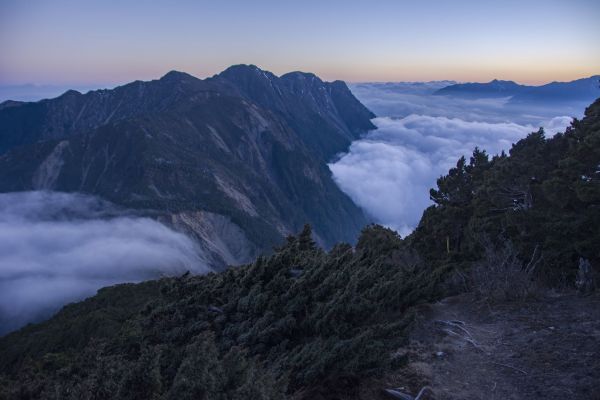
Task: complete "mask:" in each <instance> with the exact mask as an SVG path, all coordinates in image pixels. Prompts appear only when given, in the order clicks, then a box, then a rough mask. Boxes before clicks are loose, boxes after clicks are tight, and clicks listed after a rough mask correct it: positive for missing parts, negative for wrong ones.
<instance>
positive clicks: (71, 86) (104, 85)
mask: <svg viewBox="0 0 600 400" xmlns="http://www.w3.org/2000/svg"><path fill="white" fill-rule="evenodd" d="M238 65H244V66H249V67H251V66H253V67H256V68H258V69H259V70H261V71H265V72H270V73H272V74H273V75H275V76H277V77H281V76H283V75H285V74H287V73H291V72H302V73H310V74H314V75H315V76H317V77H319V79H322V80H323V81H326V82H333V81H335V80H341V81H344V82H345V83H346V84H349V85H356V84H368V83H370V84H395V83H440V82H452V84H465V83H480V84H485V83H491V82H494V81H502V82H514V83H516V84H518V85H522V86H532V87H536V86H544V85H547V84H550V83H568V82H574V81H578V80H583V79H589V78H594V77H598V78H600V73H598V74H592V75H589V76H583V77H579V78H575V79H571V80H549V81H544V82H543V83H539V82H538V83H529V82H526V81H518V80H513V79H503V78H493V79H491V80H484V81H481V80H479V81H477V80H456V79H430V80H344V79H332V80H329V79H324V78H321V76H320V75H319V74H317V73H313V72H308V71H302V70H293V71H289V72H286V73H282V74H276V73H273V72H271V71H269V70H268V69H263V68H261V67H258V66H256V65H255V64H232V65H231V66H230V67H233V66H238ZM230 67H227V68H225V69H224V70H222V71H220V72H218V73H215V74H212V75H207V76H205V77H202V78H200V77H197V76H196V75H194V74H193V73H189V72H186V71H183V70H177V69H171V70H168V71H167V72H165V73H164V74H162V75H161V76H158V77H154V78H149V79H148V78H141V79H131V80H127V81H125V82H123V81H119V82H97V83H96V82H81V83H73V82H71V83H35V82H25V83H8V82H7V83H2V82H0V97H2V96H1V95H2V93H1V92H2V90H3V89H4V90H7V89H12V90H18V89H27V88H32V89H42V90H43V89H48V90H50V89H55V90H59V89H60V90H65V91H68V90H76V91H79V90H85V91H86V92H84V93H87V92H89V91H94V90H103V89H107V90H111V89H115V88H117V87H120V86H124V85H127V84H130V83H132V82H136V81H142V82H150V81H153V80H159V79H161V78H162V77H164V76H165V75H167V74H168V73H170V72H173V71H176V72H182V73H185V74H188V75H191V76H192V77H194V78H196V79H200V80H204V79H208V78H211V77H213V76H216V75H219V74H220V73H222V72H223V71H225V70H227V69H228V68H230ZM78 89H79V90H78ZM59 95H60V94H59ZM2 101H4V100H0V102H2Z"/></svg>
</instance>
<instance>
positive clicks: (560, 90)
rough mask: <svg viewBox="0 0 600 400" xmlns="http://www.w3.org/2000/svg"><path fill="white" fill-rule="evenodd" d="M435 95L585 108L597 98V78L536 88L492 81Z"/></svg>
mask: <svg viewBox="0 0 600 400" xmlns="http://www.w3.org/2000/svg"><path fill="white" fill-rule="evenodd" d="M434 94H435V95H443V96H455V97H463V98H474V99H477V98H496V97H511V99H510V100H509V101H510V102H513V103H529V102H536V101H537V102H544V101H551V102H563V101H574V100H576V101H581V102H583V103H585V104H589V103H591V102H592V101H594V100H595V99H596V98H597V97H599V96H600V75H592V76H590V77H587V78H581V79H576V80H573V81H569V82H556V81H554V82H550V83H546V84H543V85H539V86H533V85H522V84H519V83H516V82H514V81H503V80H498V79H494V80H492V81H490V82H485V83H479V82H468V83H457V84H454V85H450V86H446V87H444V88H441V89H439V90H437V91H436V92H434Z"/></svg>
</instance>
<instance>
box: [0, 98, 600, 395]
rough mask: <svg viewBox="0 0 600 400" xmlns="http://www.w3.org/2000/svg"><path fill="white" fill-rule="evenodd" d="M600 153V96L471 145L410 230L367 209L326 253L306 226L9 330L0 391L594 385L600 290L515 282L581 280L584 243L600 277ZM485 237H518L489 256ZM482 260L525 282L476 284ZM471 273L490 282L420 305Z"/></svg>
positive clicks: (490, 277) (2, 345)
mask: <svg viewBox="0 0 600 400" xmlns="http://www.w3.org/2000/svg"><path fill="white" fill-rule="evenodd" d="M599 160H600V99H599V100H598V101H596V102H595V103H594V104H592V105H591V106H590V107H589V108H588V109H587V110H586V117H585V118H584V119H582V120H581V121H574V122H573V125H572V127H570V128H569V129H567V130H566V132H565V133H564V134H557V135H555V136H554V137H552V138H549V139H546V138H545V137H544V136H543V132H535V133H532V134H531V135H529V136H528V137H527V138H524V139H522V140H521V141H519V142H518V143H516V144H515V145H514V146H513V148H512V149H511V151H510V155H505V154H503V155H500V156H497V157H494V158H492V159H489V158H488V157H487V155H486V154H485V152H483V151H480V150H476V151H475V152H474V154H473V158H472V160H471V162H470V163H469V164H466V160H465V159H464V158H461V159H460V160H459V162H458V163H457V167H456V168H453V169H451V170H450V171H449V173H448V175H446V176H443V177H441V178H440V179H439V180H438V185H437V189H432V190H431V197H432V199H433V200H434V202H435V205H434V206H431V207H430V208H428V209H427V210H426V211H425V213H424V215H423V218H422V219H421V223H420V225H419V227H418V229H417V230H416V231H415V232H414V233H413V234H412V235H411V236H409V237H407V238H405V239H401V238H400V237H399V236H398V235H397V234H396V233H395V232H393V231H391V230H389V229H386V228H382V227H379V226H369V227H366V228H365V229H364V230H363V232H362V234H361V235H360V238H359V240H358V243H357V245H356V246H355V247H354V248H353V247H351V246H349V245H347V244H340V245H337V246H334V247H333V248H332V249H331V250H330V251H329V252H325V251H323V250H321V249H319V248H318V247H317V246H315V243H314V242H313V240H312V239H311V231H310V229H309V227H305V228H304V230H303V231H302V232H301V233H300V235H298V236H296V237H288V239H287V241H286V242H285V244H284V245H282V246H281V247H279V248H278V249H276V252H275V253H274V254H273V255H271V256H268V257H259V258H258V259H257V260H256V261H255V262H253V263H252V264H248V265H245V266H241V267H236V268H231V269H228V270H227V271H224V272H222V273H218V274H208V275H203V276H189V275H183V276H180V277H172V278H164V279H161V280H157V281H149V282H144V283H141V284H138V285H131V284H129V285H118V286H114V287H110V288H105V289H103V290H101V291H100V292H99V293H98V295H97V296H94V297H92V298H89V299H87V300H85V301H83V302H80V303H76V304H71V305H69V306H67V307H65V308H63V310H62V311H61V312H60V313H58V314H57V315H56V316H55V317H54V318H52V319H50V320H48V321H46V322H44V323H41V324H37V325H30V326H28V327H25V328H23V329H22V330H20V331H18V332H14V333H11V334H9V335H7V336H5V337H3V338H1V339H0V398H1V396H2V395H4V396H5V397H7V398H16V399H19V398H20V399H37V398H43V399H53V398H57V399H71V398H72V399H79V398H95V399H109V398H110V399H112V398H118V399H131V398H144V399H145V398H157V399H190V400H191V399H196V398H204V399H210V400H212V399H215V400H220V399H223V398H227V399H240V400H241V399H247V398H258V399H281V398H291V399H311V400H313V399H317V400H319V399H320V400H323V399H331V400H340V399H348V400H350V399H352V400H359V399H369V400H371V399H378V398H381V399H382V400H383V399H384V398H392V397H384V396H385V393H384V392H383V390H382V389H384V388H390V389H389V390H388V391H387V393H388V394H389V393H390V392H392V393H396V397H394V398H408V397H406V396H405V397H402V396H403V395H402V393H404V392H408V391H410V392H412V393H417V391H418V390H419V389H420V388H422V387H423V386H424V385H427V386H430V388H431V389H433V392H434V395H435V396H436V397H435V398H442V399H464V398H477V399H479V398H494V396H495V394H497V395H498V396H504V398H522V397H523V396H525V398H532V399H538V398H540V399H542V398H543V399H546V398H549V399H562V398H564V396H565V394H564V393H565V392H567V393H569V398H572V399H588V398H590V395H592V396H593V394H595V393H596V392H597V391H598V384H597V382H598V379H597V376H598V372H597V371H598V369H597V365H598V359H597V357H595V355H596V354H597V353H598V340H597V338H598V333H597V332H598V331H597V326H598V323H597V316H598V301H599V298H598V294H594V295H591V296H587V297H586V296H580V297H576V296H574V295H568V296H560V297H557V295H556V292H555V291H553V292H551V295H549V296H548V297H546V296H545V295H544V292H543V291H542V290H539V292H538V293H537V296H538V298H537V299H535V300H530V299H528V298H527V297H526V296H522V294H521V293H519V286H520V285H532V284H535V285H540V286H541V284H542V282H544V281H546V283H550V284H553V285H554V286H555V288H556V286H558V287H560V288H561V289H562V290H565V291H567V290H569V288H574V287H575V285H576V283H575V282H576V281H575V277H574V276H573V275H574V272H575V271H576V269H577V263H578V259H580V258H584V259H587V260H588V261H589V266H590V269H591V272H590V273H589V275H590V276H591V275H593V274H594V273H595V274H596V277H597V276H598V275H597V273H598V266H599V265H600V254H599V247H598V243H600V228H599V227H600V221H599V218H600V213H598V210H599V207H600V170H599V165H598V162H599ZM484 237H487V238H488V239H489V241H490V243H492V244H497V243H500V244H502V243H507V242H512V243H513V245H514V249H515V250H516V252H515V253H511V254H508V256H507V254H506V253H503V252H499V253H497V257H495V258H486V254H485V253H488V251H486V250H488V249H484V248H483V246H485V245H486V243H485V242H484V240H483V239H484ZM507 260H509V261H510V262H511V263H512V265H513V267H514V268H512V269H506V270H504V272H505V274H504V275H498V271H499V270H500V271H501V272H502V270H501V268H503V266H504V265H505V264H506V262H507ZM495 261H498V262H497V263H496V262H495ZM531 265H535V266H536V267H535V268H533V269H532V268H531ZM477 268H483V270H482V272H483V273H482V275H483V278H484V279H486V280H487V281H486V282H487V283H489V284H490V285H489V286H491V289H492V290H493V291H496V290H497V289H498V288H500V289H504V290H506V291H507V292H508V293H504V295H506V294H511V293H512V294H517V295H519V297H517V298H513V301H512V302H506V301H505V300H506V298H504V299H501V298H499V297H487V295H486V293H485V292H483V291H482V290H473V289H474V286H476V285H477V282H478V281H477V274H474V273H473V272H474V270H475V272H476V270H477ZM528 270H529V271H532V270H533V271H535V274H528V275H526V276H525V274H526V271H528ZM453 276H454V277H457V278H459V279H457V280H456V281H453V280H452V277H453ZM590 276H588V278H589V277H590ZM578 280H579V281H581V280H582V277H581V276H579V277H578ZM591 281H592V280H591V279H590V280H588V283H589V284H588V285H587V288H588V291H590V292H591V290H592V289H593V288H592V284H591V283H592V282H591ZM508 284H514V286H512V287H511V286H507V285H508ZM459 285H460V287H461V289H460V290H462V291H471V292H472V293H471V294H470V295H469V297H465V298H470V299H475V298H477V297H483V298H481V299H478V300H479V301H478V303H475V304H473V300H466V301H460V302H459V303H454V301H455V300H456V297H454V300H453V299H452V298H449V299H448V300H447V301H446V302H443V303H438V304H437V305H434V306H433V307H429V306H427V305H424V304H422V303H428V302H431V301H432V300H435V299H439V298H441V297H445V296H447V295H448V294H449V293H451V292H454V291H456V290H457V289H456V287H457V286H459ZM475 289H476V288H475ZM490 293H492V292H491V291H490ZM529 294H531V293H529ZM572 294H574V293H572ZM526 295H527V294H526ZM515 300H518V301H515ZM416 317H417V318H416ZM415 321H416V322H417V324H416V325H415V324H413V323H414V322H415ZM565 338H568V339H570V340H565ZM511 385H518V387H517V388H516V389H512V388H511ZM391 388H394V389H391ZM396 388H398V389H396ZM407 388H408V389H410V390H408V389H407ZM400 392H401V393H400ZM521 395H522V396H521ZM486 396H487V397H486ZM591 398H593V397H591Z"/></svg>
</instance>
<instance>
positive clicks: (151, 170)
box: [0, 65, 374, 268]
mask: <svg viewBox="0 0 600 400" xmlns="http://www.w3.org/2000/svg"><path fill="white" fill-rule="evenodd" d="M373 117H374V114H373V113H371V112H370V111H369V110H368V109H367V108H365V107H364V106H363V105H362V104H361V103H360V102H359V101H358V100H357V99H356V98H355V97H354V96H353V95H352V93H351V92H350V90H349V89H348V87H347V86H346V84H345V83H344V82H342V81H335V82H323V81H322V80H321V79H319V78H318V77H317V76H315V75H313V74H310V73H303V72H291V73H288V74H285V75H282V76H280V77H278V76H276V75H274V74H272V73H270V72H268V71H263V70H261V69H259V68H257V67H256V66H253V65H236V66H232V67H230V68H228V69H226V70H225V71H223V72H222V73H220V74H218V75H215V76H213V77H211V78H207V79H203V80H202V79H198V78H195V77H193V76H191V75H189V74H186V73H183V72H177V71H171V72H169V73H167V74H166V75H164V76H163V77H162V78H160V79H158V80H153V81H149V82H142V81H135V82H132V83H129V84H126V85H123V86H120V87H117V88H115V89H112V90H95V91H90V92H88V93H86V94H82V93H79V92H77V91H74V90H70V91H67V92H66V93H64V94H63V95H61V96H59V97H57V98H54V99H49V100H42V101H38V102H18V101H5V102H3V103H1V104H0V192H11V191H25V190H54V191H66V192H83V193H88V194H92V195H97V196H99V197H102V198H104V199H106V200H109V201H111V202H113V203H115V204H118V205H121V206H124V207H127V208H131V209H136V210H139V211H141V212H142V213H146V214H148V215H152V216H153V217H154V218H157V219H159V220H161V221H163V222H165V223H167V224H168V225H170V226H173V227H175V228H177V229H178V230H180V231H184V232H186V233H188V234H189V235H191V236H193V237H195V238H196V239H198V241H199V243H200V244H201V246H202V250H203V254H204V256H205V260H206V262H207V263H208V264H209V265H211V266H213V267H215V268H222V267H224V266H226V265H229V264H239V263H243V262H248V261H250V260H251V259H253V258H254V257H255V256H256V255H257V254H259V253H261V252H264V251H266V250H269V249H270V248H271V247H272V246H273V245H274V244H275V243H278V242H280V241H281V239H282V238H283V237H285V236H286V235H288V234H289V233H291V232H295V231H297V230H298V229H299V228H300V227H301V226H302V225H303V224H305V223H310V224H311V225H312V226H313V229H314V234H315V237H316V239H317V241H318V242H319V243H320V244H322V245H324V246H326V247H327V246H331V245H332V244H333V243H335V242H337V241H340V240H343V241H349V242H353V241H354V240H355V239H356V237H357V235H358V233H359V231H360V229H361V228H362V227H363V226H364V225H365V223H367V222H368V219H367V217H366V216H365V215H364V214H363V212H362V211H361V210H360V209H359V208H358V207H357V206H356V205H354V203H353V202H352V201H351V200H350V199H349V198H348V197H347V196H346V195H345V194H344V193H343V192H341V191H340V189H339V188H338V187H337V186H336V184H335V183H334V181H333V180H332V177H331V172H330V171H329V169H328V167H327V165H326V163H327V162H328V161H329V160H330V159H331V158H332V157H334V156H335V155H336V154H337V153H339V152H342V151H344V150H346V148H347V147H348V145H349V144H350V142H351V141H352V140H354V139H357V138H359V137H360V136H361V135H362V134H363V133H365V132H366V131H368V130H370V129H374V126H373V125H372V124H371V122H370V119H371V118H373ZM315 205H318V206H315Z"/></svg>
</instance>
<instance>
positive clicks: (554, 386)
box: [380, 294, 600, 400]
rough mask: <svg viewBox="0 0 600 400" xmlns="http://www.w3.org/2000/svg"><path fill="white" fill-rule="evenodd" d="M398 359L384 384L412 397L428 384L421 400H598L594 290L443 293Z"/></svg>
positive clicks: (598, 327)
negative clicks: (522, 297) (492, 297)
mask: <svg viewBox="0 0 600 400" xmlns="http://www.w3.org/2000/svg"><path fill="white" fill-rule="evenodd" d="M404 356H405V357H407V359H408V364H407V366H406V367H405V368H403V369H402V370H401V371H399V373H398V374H397V375H395V376H393V377H391V376H390V377H388V378H389V379H386V380H385V381H386V384H388V385H391V384H393V385H394V386H393V387H400V388H399V391H402V392H404V393H408V394H412V395H413V396H414V395H415V394H416V393H417V392H418V391H419V389H420V388H421V387H423V386H424V385H428V386H429V387H431V389H432V390H431V391H430V392H429V393H428V394H427V395H426V396H423V397H422V399H423V400H425V399H438V400H450V399H452V400H455V399H461V400H469V399H478V400H479V399H489V400H494V399H498V400H500V399H502V400H507V399H528V400H531V399H545V400H552V399H557V400H558V399H560V400H565V399H569V400H576V399H582V400H583V399H585V400H600V294H595V295H592V296H587V297H582V296H578V295H576V294H562V295H548V296H545V297H544V298H541V299H537V300H528V301H525V302H514V303H505V304H489V303H487V302H485V301H481V300H477V299H475V298H474V297H473V296H472V295H468V294H467V295H460V296H456V297H450V298H447V299H444V300H443V301H441V302H439V303H436V304H432V305H427V306H423V307H420V309H419V310H418V312H417V323H416V325H415V328H414V329H413V330H412V332H411V335H410V342H409V346H408V349H407V350H406V353H405V354H404ZM380 383H381V382H380ZM388 387H390V386H388ZM382 398H385V396H384V397H382ZM390 398H391V397H390Z"/></svg>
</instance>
